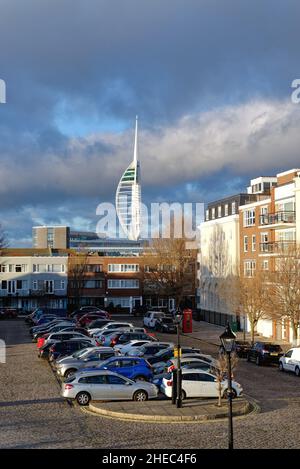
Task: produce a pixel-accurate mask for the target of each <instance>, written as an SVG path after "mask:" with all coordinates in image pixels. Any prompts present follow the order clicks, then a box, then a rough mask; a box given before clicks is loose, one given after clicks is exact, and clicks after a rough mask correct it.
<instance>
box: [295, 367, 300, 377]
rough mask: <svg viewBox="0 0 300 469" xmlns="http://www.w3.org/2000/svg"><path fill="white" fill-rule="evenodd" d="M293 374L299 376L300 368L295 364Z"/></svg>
mask: <svg viewBox="0 0 300 469" xmlns="http://www.w3.org/2000/svg"><path fill="white" fill-rule="evenodd" d="M295 374H296V376H298V377H299V376H300V368H299V366H296V368H295Z"/></svg>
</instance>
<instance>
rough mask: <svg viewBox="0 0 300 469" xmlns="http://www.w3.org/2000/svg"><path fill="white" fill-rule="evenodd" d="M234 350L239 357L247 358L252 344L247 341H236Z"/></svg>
mask: <svg viewBox="0 0 300 469" xmlns="http://www.w3.org/2000/svg"><path fill="white" fill-rule="evenodd" d="M234 350H235V353H236V354H237V356H238V357H240V358H247V356H248V352H250V350H251V344H250V342H247V341H246V340H236V341H235V344H234Z"/></svg>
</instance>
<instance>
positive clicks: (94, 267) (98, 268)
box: [86, 264, 102, 273]
mask: <svg viewBox="0 0 300 469" xmlns="http://www.w3.org/2000/svg"><path fill="white" fill-rule="evenodd" d="M86 271H87V272H94V273H99V272H102V264H88V265H87V266H86Z"/></svg>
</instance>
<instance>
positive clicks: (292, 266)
mask: <svg viewBox="0 0 300 469" xmlns="http://www.w3.org/2000/svg"><path fill="white" fill-rule="evenodd" d="M299 269H300V245H299V244H298V245H297V244H296V243H295V244H291V245H290V246H289V247H288V248H286V249H284V250H282V251H281V252H280V253H279V255H278V257H277V259H276V267H275V272H274V273H273V274H271V277H270V280H271V282H270V292H271V298H272V302H271V307H272V315H273V317H275V318H276V319H277V320H279V321H283V320H285V319H288V320H289V322H290V324H291V327H292V330H293V340H294V342H295V343H298V342H299V338H300V337H299V336H300V331H299V327H300V275H299Z"/></svg>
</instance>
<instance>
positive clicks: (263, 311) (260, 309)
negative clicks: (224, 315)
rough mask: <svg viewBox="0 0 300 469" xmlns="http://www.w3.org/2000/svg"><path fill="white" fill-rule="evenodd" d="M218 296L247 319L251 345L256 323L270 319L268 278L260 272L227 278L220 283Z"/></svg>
mask: <svg viewBox="0 0 300 469" xmlns="http://www.w3.org/2000/svg"><path fill="white" fill-rule="evenodd" d="M219 294H220V296H222V298H223V299H224V301H225V302H226V304H227V306H228V307H231V309H232V310H233V311H235V312H236V313H242V314H244V315H245V316H246V317H247V318H248V321H249V324H250V331H251V342H252V343H253V342H254V337H255V330H256V326H257V323H258V321H259V320H261V319H269V318H270V317H271V311H270V283H269V276H267V275H266V273H265V272H263V271H260V270H255V271H253V272H252V274H251V276H249V277H246V276H244V275H241V274H239V275H231V276H228V277H227V278H225V279H224V280H223V281H222V282H220V287H219Z"/></svg>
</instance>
